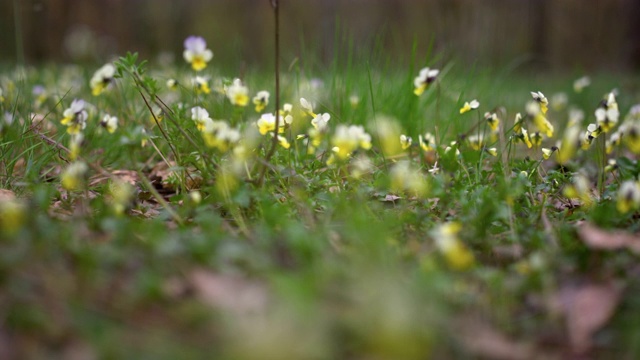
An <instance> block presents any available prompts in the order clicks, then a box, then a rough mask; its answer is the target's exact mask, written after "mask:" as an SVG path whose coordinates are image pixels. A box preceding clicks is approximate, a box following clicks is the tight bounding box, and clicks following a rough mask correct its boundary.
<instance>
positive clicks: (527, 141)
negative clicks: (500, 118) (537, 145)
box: [516, 128, 533, 149]
mask: <svg viewBox="0 0 640 360" xmlns="http://www.w3.org/2000/svg"><path fill="white" fill-rule="evenodd" d="M516 138H517V139H519V140H520V141H522V142H523V143H525V145H527V148H529V149H531V147H532V146H533V144H532V143H531V138H530V137H529V132H528V131H527V129H525V128H521V129H520V134H517V135H516Z"/></svg>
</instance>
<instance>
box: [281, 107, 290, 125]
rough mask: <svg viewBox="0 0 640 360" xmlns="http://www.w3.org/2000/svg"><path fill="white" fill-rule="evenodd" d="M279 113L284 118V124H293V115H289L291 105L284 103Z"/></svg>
mask: <svg viewBox="0 0 640 360" xmlns="http://www.w3.org/2000/svg"><path fill="white" fill-rule="evenodd" d="M279 112H280V116H282V117H284V122H285V123H287V124H291V123H293V115H292V114H291V113H292V112H293V105H291V104H289V103H285V104H284V105H283V106H282V110H280V111H279Z"/></svg>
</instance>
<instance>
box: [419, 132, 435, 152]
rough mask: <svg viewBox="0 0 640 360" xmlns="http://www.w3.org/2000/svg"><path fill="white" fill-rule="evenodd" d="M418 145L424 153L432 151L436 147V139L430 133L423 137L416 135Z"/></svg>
mask: <svg viewBox="0 0 640 360" xmlns="http://www.w3.org/2000/svg"><path fill="white" fill-rule="evenodd" d="M418 144H419V145H420V148H421V149H422V150H424V151H433V150H434V149H435V147H436V138H435V136H433V135H432V134H431V133H426V134H424V136H422V135H418Z"/></svg>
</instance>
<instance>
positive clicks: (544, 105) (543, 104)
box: [531, 91, 549, 115]
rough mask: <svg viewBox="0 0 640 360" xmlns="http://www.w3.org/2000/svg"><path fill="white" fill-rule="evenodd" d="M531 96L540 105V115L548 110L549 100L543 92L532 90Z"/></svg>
mask: <svg viewBox="0 0 640 360" xmlns="http://www.w3.org/2000/svg"><path fill="white" fill-rule="evenodd" d="M531 96H532V97H533V100H535V101H536V102H537V103H538V104H539V105H540V111H541V112H542V115H545V114H546V113H547V110H549V100H547V98H546V97H545V96H544V94H543V93H541V92H540V91H538V92H533V91H532V92H531Z"/></svg>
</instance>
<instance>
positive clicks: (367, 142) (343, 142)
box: [331, 125, 371, 160]
mask: <svg viewBox="0 0 640 360" xmlns="http://www.w3.org/2000/svg"><path fill="white" fill-rule="evenodd" d="M331 144H332V145H333V146H334V147H335V148H337V149H336V151H334V152H335V153H336V155H337V157H338V159H340V160H345V159H346V158H348V157H349V156H350V155H351V153H352V152H354V151H355V150H357V149H358V148H362V149H365V150H368V149H370V148H371V136H370V135H369V134H367V133H366V132H365V131H364V129H363V128H362V126H360V125H351V126H346V125H338V127H337V128H336V132H335V133H334V135H333V137H332V138H331Z"/></svg>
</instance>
